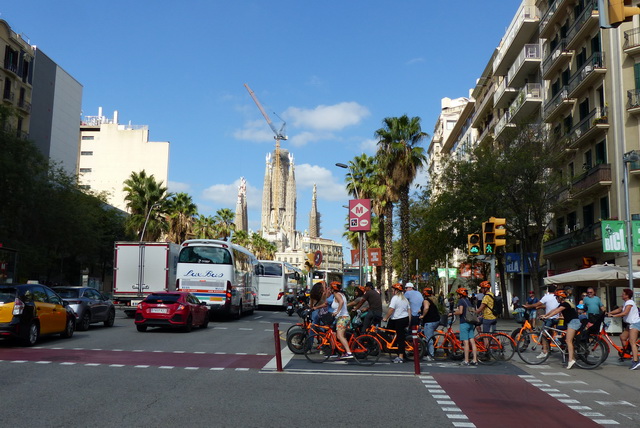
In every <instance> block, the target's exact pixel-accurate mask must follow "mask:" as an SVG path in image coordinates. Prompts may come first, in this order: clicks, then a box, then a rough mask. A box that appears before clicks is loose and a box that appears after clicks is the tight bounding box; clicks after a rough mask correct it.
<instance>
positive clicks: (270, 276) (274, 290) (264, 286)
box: [258, 260, 304, 306]
mask: <svg viewBox="0 0 640 428" xmlns="http://www.w3.org/2000/svg"><path fill="white" fill-rule="evenodd" d="M258 263H259V264H260V267H259V268H258V304H259V305H260V306H285V300H286V299H285V298H284V296H285V294H287V293H288V290H290V289H291V290H293V294H294V295H295V294H297V293H298V291H299V290H300V289H301V288H302V287H303V280H304V278H303V276H302V270H300V269H298V268H297V267H295V266H293V265H291V264H289V263H287V262H279V261H275V260H259V261H258Z"/></svg>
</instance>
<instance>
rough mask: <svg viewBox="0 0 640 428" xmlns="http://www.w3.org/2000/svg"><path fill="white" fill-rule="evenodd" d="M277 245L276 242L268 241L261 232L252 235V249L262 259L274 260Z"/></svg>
mask: <svg viewBox="0 0 640 428" xmlns="http://www.w3.org/2000/svg"><path fill="white" fill-rule="evenodd" d="M276 250H277V247H276V246H275V244H273V243H271V242H269V241H267V240H266V239H264V238H263V237H262V236H260V234H259V233H255V232H254V233H253V234H252V235H251V251H252V252H253V253H254V254H255V255H256V257H257V258H258V259H260V260H273V259H274V258H275V255H276Z"/></svg>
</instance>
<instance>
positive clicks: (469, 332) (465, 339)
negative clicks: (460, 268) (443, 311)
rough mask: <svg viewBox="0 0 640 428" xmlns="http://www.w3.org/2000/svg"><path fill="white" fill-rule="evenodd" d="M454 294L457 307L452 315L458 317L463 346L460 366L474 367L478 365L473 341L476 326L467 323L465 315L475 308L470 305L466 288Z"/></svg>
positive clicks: (476, 351) (476, 349)
mask: <svg viewBox="0 0 640 428" xmlns="http://www.w3.org/2000/svg"><path fill="white" fill-rule="evenodd" d="M456 293H457V294H458V307H457V308H456V310H455V312H454V314H456V315H458V316H459V317H460V340H461V341H462V343H463V345H464V361H463V362H462V365H463V366H468V365H472V366H475V365H477V364H478V348H477V347H476V341H475V340H473V338H474V337H475V335H476V326H475V325H473V324H471V323H469V322H468V321H467V313H468V312H470V311H475V308H474V307H473V306H472V305H471V301H470V300H469V292H468V291H467V289H466V288H462V287H460V288H458V289H457V290H456ZM469 347H471V352H472V355H473V358H472V359H471V362H469Z"/></svg>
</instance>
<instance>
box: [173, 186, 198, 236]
mask: <svg viewBox="0 0 640 428" xmlns="http://www.w3.org/2000/svg"><path fill="white" fill-rule="evenodd" d="M197 212H198V207H197V205H196V204H194V203H193V200H192V199H191V196H189V195H188V194H187V193H176V194H174V195H171V196H170V197H169V198H167V217H168V219H169V233H168V239H169V241H172V242H177V243H181V242H184V241H185V240H186V239H187V236H188V235H189V234H190V232H191V229H192V228H193V223H194V218H195V216H196V214H197Z"/></svg>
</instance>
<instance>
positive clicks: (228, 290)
mask: <svg viewBox="0 0 640 428" xmlns="http://www.w3.org/2000/svg"><path fill="white" fill-rule="evenodd" d="M257 269H258V259H257V258H256V256H254V255H253V254H252V253H251V252H250V251H249V250H247V249H246V248H244V247H241V246H240V245H236V244H233V243H231V242H227V241H218V240H215V239H190V240H187V241H184V242H183V243H182V245H181V249H180V255H179V256H178V266H177V272H176V289H178V290H179V291H187V292H189V293H192V294H194V295H195V296H196V297H197V298H198V299H200V301H201V302H205V303H206V304H207V306H208V307H209V311H210V314H213V313H224V314H227V315H233V316H234V317H235V318H240V317H241V316H242V314H243V313H249V314H250V313H253V311H254V309H256V308H257V305H258V295H257V291H258V289H257V276H256V271H257Z"/></svg>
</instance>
